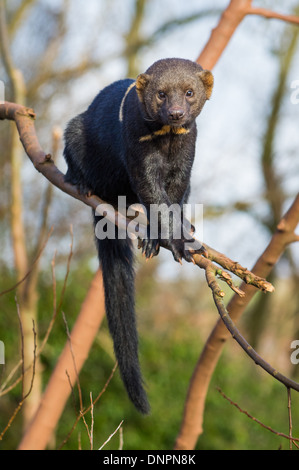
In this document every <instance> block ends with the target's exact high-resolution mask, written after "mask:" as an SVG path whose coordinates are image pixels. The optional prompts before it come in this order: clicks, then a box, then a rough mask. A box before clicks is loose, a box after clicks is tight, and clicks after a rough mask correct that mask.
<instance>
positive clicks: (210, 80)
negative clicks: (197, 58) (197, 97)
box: [198, 70, 214, 100]
mask: <svg viewBox="0 0 299 470" xmlns="http://www.w3.org/2000/svg"><path fill="white" fill-rule="evenodd" d="M198 76H199V78H200V79H201V81H202V82H203V84H204V87H205V90H206V95H207V100H208V99H210V97H211V94H212V90H213V85H214V77H213V74H212V72H210V71H209V70H202V71H201V72H199V74H198Z"/></svg>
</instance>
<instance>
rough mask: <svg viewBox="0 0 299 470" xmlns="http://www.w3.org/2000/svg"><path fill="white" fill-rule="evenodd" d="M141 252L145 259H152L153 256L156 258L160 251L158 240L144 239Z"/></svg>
mask: <svg viewBox="0 0 299 470" xmlns="http://www.w3.org/2000/svg"><path fill="white" fill-rule="evenodd" d="M141 251H142V255H143V256H145V257H146V259H149V258H153V256H157V255H158V254H159V251H160V243H159V240H157V239H151V238H145V239H144V240H142V242H141Z"/></svg>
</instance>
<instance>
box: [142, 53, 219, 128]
mask: <svg viewBox="0 0 299 470" xmlns="http://www.w3.org/2000/svg"><path fill="white" fill-rule="evenodd" d="M213 83H214V79H213V75H212V73H211V72H210V71H208V70H203V68H202V67H201V66H200V65H199V64H197V63H196V62H192V61H191V60H186V59H161V60H159V61H157V62H155V63H154V64H153V65H151V66H150V67H149V68H148V69H147V71H146V72H145V73H142V74H140V75H138V77H137V80H136V91H137V95H138V98H139V100H140V103H141V105H142V108H143V112H144V113H145V115H146V119H148V120H151V121H155V122H159V123H161V124H163V125H170V126H172V127H180V126H184V125H188V124H190V123H191V122H192V121H194V119H195V118H196V117H197V116H198V115H199V113H200V112H201V110H202V108H203V106H204V104H205V102H206V100H207V99H209V98H210V96H211V93H212V89H213Z"/></svg>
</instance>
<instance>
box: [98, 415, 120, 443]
mask: <svg viewBox="0 0 299 470" xmlns="http://www.w3.org/2000/svg"><path fill="white" fill-rule="evenodd" d="M123 422H124V420H122V421H121V422H120V423H119V425H118V426H117V428H116V429H115V431H114V432H113V433H112V434H110V436H109V437H108V439H107V440H106V441H105V442H104V444H102V445H101V447H100V448H99V450H102V449H103V447H105V445H106V444H107V443H108V442H109V441H110V440H111V439H112V437H113V436H114V435H115V434H116V433H117V431H118V430H119V428H120V427H121V426H122V424H123Z"/></svg>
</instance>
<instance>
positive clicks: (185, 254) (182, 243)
mask: <svg viewBox="0 0 299 470" xmlns="http://www.w3.org/2000/svg"><path fill="white" fill-rule="evenodd" d="M169 248H170V250H171V252H172V255H173V258H174V260H175V261H178V262H179V263H180V264H182V259H184V260H185V261H188V263H190V262H192V263H194V259H193V256H192V252H191V251H190V250H189V249H188V241H187V240H184V239H173V240H170V241H169Z"/></svg>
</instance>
